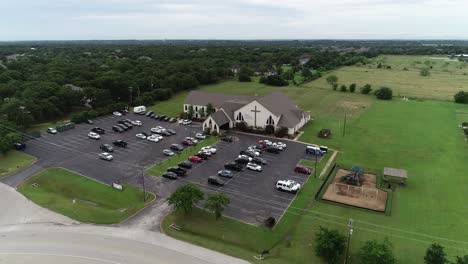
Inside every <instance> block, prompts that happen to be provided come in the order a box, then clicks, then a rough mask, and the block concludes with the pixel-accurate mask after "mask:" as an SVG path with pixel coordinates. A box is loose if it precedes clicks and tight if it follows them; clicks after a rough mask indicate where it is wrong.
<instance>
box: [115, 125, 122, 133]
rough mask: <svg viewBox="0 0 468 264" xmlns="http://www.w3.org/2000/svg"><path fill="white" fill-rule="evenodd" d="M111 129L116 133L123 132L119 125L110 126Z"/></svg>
mask: <svg viewBox="0 0 468 264" xmlns="http://www.w3.org/2000/svg"><path fill="white" fill-rule="evenodd" d="M112 130H114V132H118V133H122V132H124V131H125V130H123V129H122V128H121V127H119V126H113V127H112Z"/></svg>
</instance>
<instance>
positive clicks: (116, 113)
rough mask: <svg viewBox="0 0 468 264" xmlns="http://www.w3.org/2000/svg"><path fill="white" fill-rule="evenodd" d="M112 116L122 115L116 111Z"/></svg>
mask: <svg viewBox="0 0 468 264" xmlns="http://www.w3.org/2000/svg"><path fill="white" fill-rule="evenodd" d="M112 114H113V115H115V116H122V114H121V113H120V112H118V111H114V112H113V113H112Z"/></svg>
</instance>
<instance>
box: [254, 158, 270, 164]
mask: <svg viewBox="0 0 468 264" xmlns="http://www.w3.org/2000/svg"><path fill="white" fill-rule="evenodd" d="M252 162H253V163H255V164H258V165H267V161H266V160H264V159H262V158H260V157H255V158H253V159H252Z"/></svg>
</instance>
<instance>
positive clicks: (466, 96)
mask: <svg viewBox="0 0 468 264" xmlns="http://www.w3.org/2000/svg"><path fill="white" fill-rule="evenodd" d="M453 98H454V100H455V103H459V104H468V92H465V91H459V92H458V93H456V94H455V95H454V96H453Z"/></svg>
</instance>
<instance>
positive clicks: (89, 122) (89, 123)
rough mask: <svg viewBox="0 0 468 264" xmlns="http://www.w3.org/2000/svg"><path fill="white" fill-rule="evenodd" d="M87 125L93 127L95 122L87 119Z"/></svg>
mask: <svg viewBox="0 0 468 264" xmlns="http://www.w3.org/2000/svg"><path fill="white" fill-rule="evenodd" d="M86 124H88V125H92V124H94V122H93V120H91V119H86Z"/></svg>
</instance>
